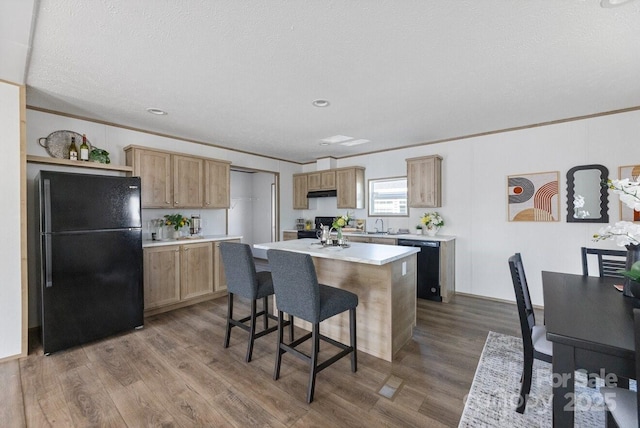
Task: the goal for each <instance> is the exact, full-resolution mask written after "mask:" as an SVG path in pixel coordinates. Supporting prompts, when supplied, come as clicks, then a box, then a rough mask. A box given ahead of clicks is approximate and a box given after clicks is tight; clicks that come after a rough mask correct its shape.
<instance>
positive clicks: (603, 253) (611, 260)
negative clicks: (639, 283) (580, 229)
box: [580, 247, 627, 278]
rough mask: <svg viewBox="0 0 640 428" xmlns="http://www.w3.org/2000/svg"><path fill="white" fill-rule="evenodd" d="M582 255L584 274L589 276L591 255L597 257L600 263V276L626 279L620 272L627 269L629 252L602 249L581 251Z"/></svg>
mask: <svg viewBox="0 0 640 428" xmlns="http://www.w3.org/2000/svg"><path fill="white" fill-rule="evenodd" d="M580 251H581V253H582V274H583V275H589V263H588V262H589V257H588V256H589V255H594V256H596V257H595V258H596V259H597V261H598V276H599V277H601V278H602V277H610V278H624V276H622V274H620V273H618V271H619V270H621V269H625V267H626V260H627V252H626V251H625V250H605V249H601V248H587V247H582V248H581V249H580Z"/></svg>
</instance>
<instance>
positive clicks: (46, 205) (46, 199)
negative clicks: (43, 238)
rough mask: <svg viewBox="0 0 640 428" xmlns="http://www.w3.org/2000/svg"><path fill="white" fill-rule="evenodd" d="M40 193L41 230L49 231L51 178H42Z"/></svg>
mask: <svg viewBox="0 0 640 428" xmlns="http://www.w3.org/2000/svg"><path fill="white" fill-rule="evenodd" d="M42 193H43V195H42V205H43V207H42V209H43V211H44V213H43V214H44V219H43V224H42V229H43V230H42V231H43V232H44V233H49V232H51V180H49V179H44V180H42Z"/></svg>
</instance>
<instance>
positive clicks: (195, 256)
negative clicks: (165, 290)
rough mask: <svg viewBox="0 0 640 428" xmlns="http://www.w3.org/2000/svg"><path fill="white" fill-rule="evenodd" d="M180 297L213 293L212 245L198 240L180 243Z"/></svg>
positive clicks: (183, 298) (185, 297)
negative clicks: (191, 242) (193, 242)
mask: <svg viewBox="0 0 640 428" xmlns="http://www.w3.org/2000/svg"><path fill="white" fill-rule="evenodd" d="M181 253H182V254H181V256H182V257H181V259H180V266H181V276H180V298H181V299H182V300H187V299H192V298H194V297H199V296H202V295H205V294H211V293H213V264H214V263H213V261H214V259H213V245H212V243H211V242H199V243H195V244H185V245H182V251H181Z"/></svg>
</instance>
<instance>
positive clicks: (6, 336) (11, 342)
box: [0, 81, 26, 360]
mask: <svg viewBox="0 0 640 428" xmlns="http://www.w3.org/2000/svg"><path fill="white" fill-rule="evenodd" d="M20 109H21V106H20V87H19V86H17V85H12V84H9V83H5V82H2V81H0V130H2V132H0V147H2V156H0V195H2V204H3V206H4V209H3V210H2V217H3V224H4V227H2V229H1V231H0V240H1V241H2V245H1V246H0V272H2V274H1V277H2V280H0V360H2V359H4V358H8V357H12V356H16V355H20V354H21V353H22V316H23V312H22V274H21V255H20V248H21V239H20V233H21V231H20V205H21V204H20V183H21V182H22V177H21V175H20V165H21V160H20ZM25 352H26V350H25Z"/></svg>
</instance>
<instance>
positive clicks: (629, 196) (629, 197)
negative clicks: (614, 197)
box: [607, 178, 640, 211]
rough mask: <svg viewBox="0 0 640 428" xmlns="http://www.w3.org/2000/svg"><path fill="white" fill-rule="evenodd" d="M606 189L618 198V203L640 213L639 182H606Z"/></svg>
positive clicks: (626, 179)
mask: <svg viewBox="0 0 640 428" xmlns="http://www.w3.org/2000/svg"><path fill="white" fill-rule="evenodd" d="M607 187H608V188H609V189H610V190H613V193H617V194H618V195H619V196H620V201H621V202H622V203H624V204H625V205H626V206H628V207H629V208H631V209H632V210H634V211H640V181H630V180H629V179H628V178H625V179H622V180H611V179H609V180H607Z"/></svg>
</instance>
